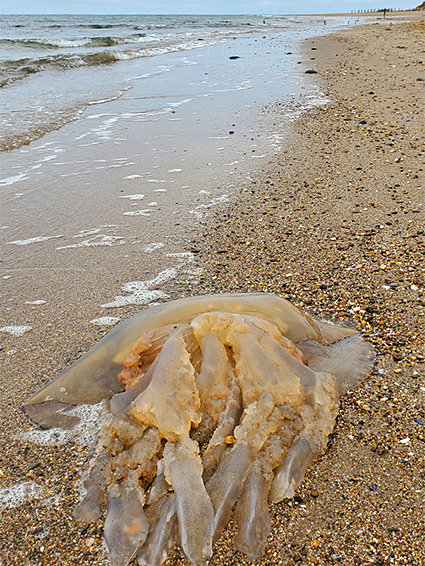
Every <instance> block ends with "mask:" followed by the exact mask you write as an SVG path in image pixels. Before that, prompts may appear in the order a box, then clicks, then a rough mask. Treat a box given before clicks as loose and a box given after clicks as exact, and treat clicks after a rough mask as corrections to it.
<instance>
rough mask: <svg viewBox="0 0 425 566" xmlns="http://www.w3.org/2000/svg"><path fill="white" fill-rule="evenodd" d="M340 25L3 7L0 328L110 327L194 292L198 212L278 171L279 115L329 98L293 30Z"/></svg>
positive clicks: (282, 129)
mask: <svg viewBox="0 0 425 566" xmlns="http://www.w3.org/2000/svg"><path fill="white" fill-rule="evenodd" d="M347 25H352V23H351V21H347V18H327V21H326V23H325V22H324V20H323V19H321V18H317V17H299V18H297V17H268V16H258V17H253V16H225V17H220V16H214V17H212V16H211V17H206V16H203V17H194V16H190V17H189V16H157V17H154V16H3V17H1V18H0V46H1V50H0V51H1V60H0V75H1V85H2V86H1V88H0V149H1V150H2V151H1V150H0V215H1V219H0V244H1V246H2V251H3V261H2V263H1V264H0V277H2V291H1V293H2V304H3V305H6V306H5V308H4V310H3V311H2V314H3V318H4V322H3V324H4V326H5V327H13V328H15V327H16V328H17V329H18V330H16V332H18V334H19V333H21V332H22V331H23V330H22V329H24V330H25V331H27V330H26V329H27V328H28V327H31V328H33V329H34V330H33V332H34V333H35V331H36V330H35V329H36V328H38V329H39V330H40V331H41V329H42V328H43V329H44V330H45V331H46V332H47V331H48V328H44V325H45V324H55V317H59V316H60V317H63V316H70V317H71V318H72V317H87V320H86V321H85V323H86V324H89V323H90V324H99V325H108V324H116V322H118V321H119V320H120V318H122V317H123V314H122V313H123V312H124V313H125V314H124V316H128V315H129V314H130V313H131V312H134V311H131V308H133V309H135V308H140V307H134V306H132V305H148V304H152V303H154V302H156V301H161V300H163V299H166V298H167V297H168V296H175V295H176V294H178V293H180V294H181V295H184V294H185V285H186V284H188V283H190V284H191V285H192V287H193V286H194V287H193V288H195V289H196V281H197V280H198V278H199V274H200V269H201V268H200V267H199V265H198V266H197V263H196V238H198V239H199V238H202V237H203V236H204V232H205V230H208V225H207V221H206V217H207V216H208V215H209V214H210V212H211V211H218V210H219V209H220V207H223V214H224V209H225V206H227V202H228V201H229V200H231V199H232V198H233V197H234V195H235V194H242V195H243V193H244V192H245V191H252V190H254V189H256V188H257V189H258V188H259V187H258V185H257V186H256V185H255V180H256V178H257V176H256V175H257V173H258V172H259V171H261V170H263V171H264V170H267V166H268V164H269V163H270V162H271V161H273V160H274V159H279V160H280V162H282V163H283V167H284V160H285V158H284V151H285V144H287V143H288V139H289V138H290V135H291V123H292V122H293V120H294V119H295V118H296V117H297V116H298V115H299V114H300V113H301V112H305V111H307V110H308V109H309V108H311V107H312V106H314V105H317V104H324V103H326V98H325V96H324V95H323V93H321V91H320V88H319V87H318V85H317V84H316V75H314V74H313V75H311V74H306V73H305V71H306V70H307V69H314V58H315V55H316V52H315V51H311V53H310V52H309V53H308V54H307V56H306V55H305V54H302V52H301V48H300V45H301V42H302V40H303V39H305V38H307V37H313V36H317V35H320V34H324V33H328V32H330V31H332V30H334V29H341V28H343V27H344V26H347ZM258 226H260V225H258ZM235 229H237V227H235ZM194 238H195V240H194ZM210 276H211V277H213V278H215V277H219V274H210ZM129 309H130V310H129ZM37 313H40V314H39V315H38V314H37ZM40 317H41V318H40ZM43 317H44V318H43ZM43 321H44V322H43ZM47 321H49V322H47ZM18 334H17V335H18ZM19 336H20V334H19Z"/></svg>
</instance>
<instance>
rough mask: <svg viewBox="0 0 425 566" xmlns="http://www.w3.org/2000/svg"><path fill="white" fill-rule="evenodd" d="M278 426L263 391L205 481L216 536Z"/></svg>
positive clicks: (215, 536)
mask: <svg viewBox="0 0 425 566" xmlns="http://www.w3.org/2000/svg"><path fill="white" fill-rule="evenodd" d="M277 426H278V415H277V411H276V410H274V402H273V398H272V396H271V394H270V393H269V392H267V391H265V392H264V393H262V395H261V396H260V398H259V400H258V403H257V402H254V403H252V404H251V405H250V406H249V407H248V408H247V409H246V410H245V414H244V416H243V418H242V420H241V423H240V424H239V425H238V426H237V427H236V429H235V432H234V436H235V439H236V442H235V444H234V446H233V447H232V448H231V449H230V450H229V451H228V452H227V453H226V454H225V455H224V457H223V459H222V460H221V462H220V464H219V466H218V468H217V470H216V472H215V474H214V475H213V476H212V477H211V479H210V480H209V481H208V482H207V484H206V488H207V491H208V493H209V494H210V497H211V501H212V503H213V506H214V512H215V516H214V538H215V539H217V538H218V537H219V536H220V533H221V532H222V530H223V528H224V527H225V526H226V525H227V523H228V521H229V519H230V515H231V512H232V508H233V506H234V504H235V503H236V501H237V499H238V497H239V495H240V494H241V491H242V489H243V485H244V482H245V479H246V476H247V474H248V471H249V468H250V466H251V464H252V462H253V461H254V459H255V457H256V455H257V453H258V452H259V450H260V449H261V447H262V446H263V444H264V442H265V441H266V440H267V438H268V437H269V435H270V434H271V433H272V432H275V431H276V428H277Z"/></svg>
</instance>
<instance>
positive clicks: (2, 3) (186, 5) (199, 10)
mask: <svg viewBox="0 0 425 566" xmlns="http://www.w3.org/2000/svg"><path fill="white" fill-rule="evenodd" d="M420 3H421V0H412V1H410V0H306V1H305V2H300V1H299V0H181V1H180V0H0V13H2V14H322V13H342V12H351V11H352V10H361V9H369V8H395V9H398V8H400V9H410V8H414V7H415V6H416V5H418V4H420Z"/></svg>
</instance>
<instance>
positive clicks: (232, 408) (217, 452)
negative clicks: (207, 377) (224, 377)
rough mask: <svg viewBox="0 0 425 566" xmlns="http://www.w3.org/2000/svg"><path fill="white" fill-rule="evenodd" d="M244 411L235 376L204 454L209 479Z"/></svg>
mask: <svg viewBox="0 0 425 566" xmlns="http://www.w3.org/2000/svg"><path fill="white" fill-rule="evenodd" d="M242 411H243V406H242V394H241V389H240V387H239V385H238V384H237V382H236V378H235V377H234V376H233V379H232V385H231V386H230V389H229V393H228V394H227V397H226V403H225V407H224V409H223V411H222V412H221V414H220V417H219V420H218V424H217V427H216V429H215V431H214V433H213V435H212V437H211V438H210V441H209V443H208V446H207V448H206V449H205V452H204V453H203V455H202V464H203V467H204V478H205V479H208V478H210V477H211V476H212V474H213V473H214V472H215V471H216V469H217V467H218V465H219V463H220V461H221V459H222V457H223V455H224V453H225V452H226V450H227V449H228V447H229V446H228V445H227V444H226V438H229V439H230V441H231V442H232V441H233V438H230V437H232V435H233V432H234V430H235V427H236V426H237V425H238V424H239V420H240V418H241V415H242Z"/></svg>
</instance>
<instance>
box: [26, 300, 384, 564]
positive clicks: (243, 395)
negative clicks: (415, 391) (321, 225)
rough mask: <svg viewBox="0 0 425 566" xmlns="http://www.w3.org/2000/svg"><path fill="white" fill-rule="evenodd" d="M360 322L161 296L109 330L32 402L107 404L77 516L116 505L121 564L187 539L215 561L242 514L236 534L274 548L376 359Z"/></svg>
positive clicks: (241, 544)
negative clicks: (286, 513)
mask: <svg viewBox="0 0 425 566" xmlns="http://www.w3.org/2000/svg"><path fill="white" fill-rule="evenodd" d="M373 362H374V355H373V350H372V348H371V346H370V345H369V344H367V343H365V342H363V341H362V339H361V338H360V337H359V336H358V335H357V334H356V333H355V332H354V331H353V330H351V329H349V328H343V327H340V326H335V325H332V324H329V323H326V322H321V321H317V320H314V319H312V318H310V317H309V316H307V315H305V314H303V313H302V312H301V311H300V310H299V309H297V308H296V307H294V306H293V305H292V304H291V303H289V302H288V301H285V300H284V299H281V298H279V297H276V296H274V295H270V294H264V293H254V294H227V295H213V296H202V297H193V298H188V299H181V300H177V301H173V302H170V303H168V304H164V305H159V306H154V307H151V308H149V309H147V310H144V311H143V312H141V313H140V314H137V315H135V316H133V317H132V318H130V319H128V320H127V321H126V322H124V323H122V324H120V325H119V326H117V327H116V328H115V329H114V330H112V331H111V332H110V333H109V334H107V335H106V336H105V337H104V338H103V339H102V340H101V341H100V342H99V343H98V344H97V345H96V346H94V347H93V348H92V349H91V350H90V351H89V352H88V353H87V354H85V355H84V356H83V357H82V358H81V359H80V360H79V361H78V362H76V363H75V364H74V365H73V366H71V367H70V368H69V369H67V370H66V371H64V372H63V373H62V374H61V375H60V376H59V377H57V378H56V379H55V380H53V381H52V382H50V383H49V384H48V385H47V386H46V387H44V388H43V389H42V390H41V391H39V392H38V393H36V394H35V395H34V396H33V397H32V398H31V399H30V400H29V401H28V402H27V403H26V404H25V406H24V410H25V411H26V413H27V414H28V415H29V417H30V418H31V419H33V420H34V421H35V422H37V423H38V424H40V425H42V426H43V427H54V426H61V427H68V428H69V427H72V426H74V425H75V417H74V416H72V412H70V411H69V408H70V406H71V407H72V406H74V405H78V404H87V403H89V404H95V403H100V404H101V423H102V424H101V428H100V432H99V435H98V440H97V443H96V445H95V446H93V447H92V453H91V456H90V459H89V462H88V465H87V467H86V470H85V476H84V487H85V496H84V497H83V498H82V500H81V501H80V503H79V504H78V505H77V507H76V511H75V513H76V518H77V519H78V520H80V521H85V522H90V521H94V520H98V519H99V518H100V517H102V516H103V514H104V516H105V520H104V537H105V541H106V545H107V548H108V552H109V557H110V561H111V564H112V566H125V565H126V564H128V563H129V562H130V561H131V560H133V559H135V560H137V562H138V564H139V565H140V566H155V565H160V564H162V563H163V562H164V560H166V558H167V555H168V553H169V551H170V549H171V547H172V545H173V544H174V542H175V541H179V542H180V544H181V546H182V549H183V551H184V553H185V555H186V556H187V558H188V559H189V561H190V562H191V563H192V564H195V565H197V566H199V565H203V564H206V563H207V561H208V559H209V558H210V557H211V556H212V552H213V544H214V541H215V540H216V539H217V538H218V537H219V536H220V534H221V532H222V531H223V529H224V528H225V526H226V525H227V523H228V522H229V520H230V518H231V517H232V516H233V518H234V519H235V521H236V523H237V526H238V534H237V536H236V539H235V541H234V542H235V546H236V548H237V549H238V550H240V551H241V552H243V553H245V554H246V555H247V556H248V557H249V558H252V559H253V558H255V557H258V556H260V555H261V554H262V552H263V550H264V547H265V544H266V541H267V537H268V535H269V533H270V523H271V521H270V516H269V510H268V503H269V501H270V502H279V501H281V500H283V499H284V498H290V497H293V496H294V491H295V489H296V488H297V487H298V486H299V484H300V483H301V481H302V479H303V476H304V474H305V473H306V471H307V469H308V467H309V466H310V464H311V463H312V462H313V460H314V459H315V458H317V456H318V455H320V454H321V453H323V451H324V450H325V447H326V444H327V439H328V435H329V434H330V433H331V432H332V429H333V427H334V423H335V418H336V416H337V414H338V407H339V399H340V398H341V396H342V395H343V394H344V393H345V392H346V391H348V390H349V389H352V388H353V387H355V386H356V385H358V384H359V383H360V382H361V381H362V380H363V379H364V378H365V377H366V376H367V374H368V373H369V372H370V371H371V369H372V366H373Z"/></svg>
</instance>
